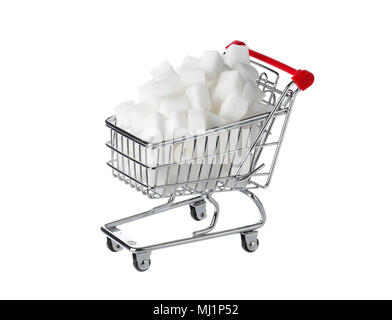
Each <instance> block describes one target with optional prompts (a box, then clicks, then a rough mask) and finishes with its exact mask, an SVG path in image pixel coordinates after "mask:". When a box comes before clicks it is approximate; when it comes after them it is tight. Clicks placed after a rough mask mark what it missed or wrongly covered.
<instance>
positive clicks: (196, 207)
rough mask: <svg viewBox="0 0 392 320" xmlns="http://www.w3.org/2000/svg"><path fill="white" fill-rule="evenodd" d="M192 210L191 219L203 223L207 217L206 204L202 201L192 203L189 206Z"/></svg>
mask: <svg viewBox="0 0 392 320" xmlns="http://www.w3.org/2000/svg"><path fill="white" fill-rule="evenodd" d="M189 208H190V209H191V217H192V218H193V219H194V220H196V221H201V220H203V219H205V218H206V217H207V213H206V202H205V201H204V200H201V201H199V202H195V203H191V204H190V205H189Z"/></svg>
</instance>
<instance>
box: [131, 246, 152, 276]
mask: <svg viewBox="0 0 392 320" xmlns="http://www.w3.org/2000/svg"><path fill="white" fill-rule="evenodd" d="M150 254H151V251H142V252H136V253H133V254H132V258H133V266H134V267H135V269H136V270H137V271H140V272H143V271H147V270H148V268H150V265H151V259H150Z"/></svg>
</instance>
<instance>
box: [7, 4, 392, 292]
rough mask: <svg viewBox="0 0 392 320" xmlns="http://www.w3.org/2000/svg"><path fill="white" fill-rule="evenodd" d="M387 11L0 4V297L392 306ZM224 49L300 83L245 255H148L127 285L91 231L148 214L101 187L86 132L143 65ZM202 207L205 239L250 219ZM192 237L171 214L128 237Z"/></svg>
mask: <svg viewBox="0 0 392 320" xmlns="http://www.w3.org/2000/svg"><path fill="white" fill-rule="evenodd" d="M389 4H390V1H372V2H369V1H328V2H319V1H260V0H259V1H245V0H242V1H238V0H236V1H201V0H199V1H192V2H190V1H96V0H95V1H80V0H78V1H2V2H1V4H0V58H1V59H0V107H1V109H0V110H1V125H0V131H1V144H2V146H1V160H0V161H1V166H0V186H1V197H0V199H1V200H0V214H1V218H0V219H1V232H0V243H1V245H0V297H1V298H54V299H57V298H124V299H163V298H165V299H172V298H177V299H212V298H215V299H225V298H228V299H229V298H230V299H261V298H267V299H273V298H284V299H286V298H298V299H304V298H313V299H319V298H327V299H329V298H337V299H344V298H392V272H391V270H392V255H391V251H392V250H391V246H392V232H391V226H392V210H391V207H392V206H391V178H392V175H391V160H392V159H391V152H390V150H391V142H390V137H391V129H390V123H391V116H392V111H391V107H392V106H391V101H390V79H391V76H392V70H391V62H390V61H391V57H392V51H391V47H390V31H391V30H392V24H391V19H390V12H391V10H390V8H388V6H389ZM235 39H238V40H242V41H245V42H246V43H247V44H248V45H249V46H250V47H252V48H254V49H256V50H258V51H261V52H263V53H265V54H267V55H269V56H271V57H274V58H277V59H281V60H282V61H283V62H285V63H287V64H290V65H292V66H293V67H296V68H304V69H305V68H306V69H308V70H310V71H312V72H313V73H314V74H315V76H316V81H315V83H314V86H313V87H311V88H310V89H308V90H307V91H306V92H303V93H301V94H300V95H299V96H298V98H297V100H296V104H295V107H294V111H293V115H292V118H291V121H290V124H289V127H288V130H287V136H286V139H285V141H284V144H283V148H282V152H281V154H280V159H279V161H278V165H277V170H276V172H275V176H274V179H273V181H272V184H271V187H270V188H269V189H267V190H264V191H261V192H259V193H258V194H259V195H260V198H261V199H262V201H263V203H264V205H265V208H266V212H267V215H268V221H267V224H266V225H265V227H263V228H262V229H261V232H260V248H259V250H258V251H257V252H256V253H252V254H249V253H246V252H244V251H243V250H242V249H241V246H240V239H239V236H231V237H226V238H220V239H216V240H211V241H205V242H200V243H196V244H192V245H188V246H181V247H175V248H171V249H166V250H159V251H156V252H153V254H152V265H151V268H150V270H149V271H148V272H145V273H139V272H137V271H136V270H134V269H133V267H132V263H131V256H130V254H128V253H126V252H121V253H116V254H114V253H111V252H109V251H108V250H107V249H106V247H105V237H104V235H103V234H102V233H101V232H100V230H99V228H100V225H102V224H104V223H107V222H109V221H112V220H114V219H117V218H120V217H123V216H125V215H127V214H132V213H137V212H141V211H143V210H146V209H148V208H150V207H151V206H154V205H158V204H160V203H161V201H159V200H158V201H156V200H154V201H153V200H149V199H147V198H146V197H144V196H142V195H141V194H139V193H137V192H135V191H134V190H131V189H129V188H128V187H126V186H125V185H124V184H123V183H120V182H118V181H116V180H115V179H113V178H112V176H111V172H110V170H109V168H108V167H107V166H106V164H105V161H107V160H108V158H109V152H108V150H107V148H106V147H105V146H104V143H105V142H106V141H107V140H108V137H109V132H108V129H107V128H106V127H105V126H104V120H105V118H106V117H108V116H109V115H111V114H112V110H113V107H114V106H115V105H117V104H118V103H119V102H121V101H124V100H128V99H132V98H134V97H135V94H136V90H135V89H136V88H137V86H138V85H139V84H140V83H142V82H144V80H147V78H148V71H149V70H150V69H151V68H152V67H153V66H155V65H156V64H158V63H159V62H161V61H163V60H169V61H171V62H172V63H173V64H179V63H180V61H181V59H182V57H183V56H184V55H186V54H193V55H200V54H201V52H202V51H203V50H204V49H217V50H220V51H223V50H224V46H225V45H227V44H228V43H230V42H231V41H233V40H235ZM216 198H217V200H218V201H220V203H221V206H222V214H221V219H222V222H224V221H229V222H230V223H233V224H235V223H237V224H240V223H241V222H242V223H244V222H245V223H246V222H248V221H249V222H250V221H252V220H253V219H254V218H255V217H256V212H255V209H254V208H253V207H252V205H251V203H250V202H249V201H247V199H245V198H244V197H243V196H241V195H239V194H235V193H227V194H221V195H218V196H217V197H216ZM252 215H253V216H252ZM252 218H253V219H252ZM205 223H206V222H201V223H196V222H194V221H193V220H191V219H190V216H189V213H188V212H187V210H185V211H184V210H183V211H180V212H179V213H178V214H162V215H161V216H157V217H155V219H154V218H151V219H149V220H146V221H145V222H143V223H140V224H137V230H135V231H134V232H135V234H136V233H137V234H138V235H142V236H145V237H147V238H146V239H148V236H149V235H153V236H154V237H155V238H157V237H158V236H161V235H164V236H165V237H166V238H167V236H169V237H170V236H176V235H177V233H176V230H177V232H178V231H179V232H180V233H181V234H182V235H185V236H186V235H189V234H190V232H191V231H192V230H195V229H196V228H198V227H201V225H205ZM139 226H140V227H139ZM142 228H144V229H142ZM141 230H144V231H141Z"/></svg>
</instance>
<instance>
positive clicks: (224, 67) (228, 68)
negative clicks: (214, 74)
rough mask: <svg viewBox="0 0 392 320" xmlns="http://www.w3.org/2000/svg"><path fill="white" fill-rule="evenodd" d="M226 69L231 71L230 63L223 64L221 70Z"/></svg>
mask: <svg viewBox="0 0 392 320" xmlns="http://www.w3.org/2000/svg"><path fill="white" fill-rule="evenodd" d="M225 71H231V68H230V67H229V65H228V64H227V63H224V64H223V67H222V71H221V72H225Z"/></svg>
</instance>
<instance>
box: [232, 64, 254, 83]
mask: <svg viewBox="0 0 392 320" xmlns="http://www.w3.org/2000/svg"><path fill="white" fill-rule="evenodd" d="M235 69H237V70H238V72H239V73H240V75H241V76H242V78H243V79H244V81H251V82H253V83H255V82H256V80H257V79H258V78H259V72H258V71H257V69H256V68H255V67H253V66H251V65H249V64H244V63H238V64H237V65H236V66H235Z"/></svg>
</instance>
